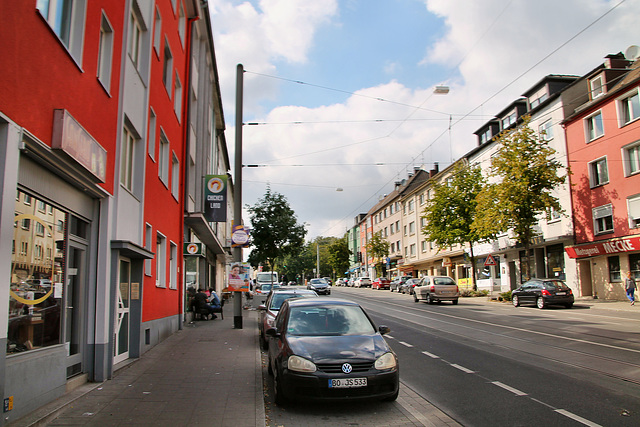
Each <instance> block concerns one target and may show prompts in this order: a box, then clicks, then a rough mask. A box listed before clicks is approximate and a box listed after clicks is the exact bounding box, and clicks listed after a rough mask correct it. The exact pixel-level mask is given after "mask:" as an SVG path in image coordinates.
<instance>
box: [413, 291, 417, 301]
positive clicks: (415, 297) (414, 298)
mask: <svg viewBox="0 0 640 427" xmlns="http://www.w3.org/2000/svg"><path fill="white" fill-rule="evenodd" d="M413 302H418V295H416V294H415V292H414V293H413Z"/></svg>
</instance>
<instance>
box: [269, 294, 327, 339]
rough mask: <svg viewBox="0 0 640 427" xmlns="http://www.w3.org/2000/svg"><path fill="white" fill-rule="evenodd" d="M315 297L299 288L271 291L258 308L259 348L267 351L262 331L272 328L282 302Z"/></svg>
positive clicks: (315, 295)
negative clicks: (290, 299)
mask: <svg viewBox="0 0 640 427" xmlns="http://www.w3.org/2000/svg"><path fill="white" fill-rule="evenodd" d="M317 296H318V294H317V293H316V292H315V291H311V290H309V289H304V288H301V287H295V288H291V289H287V288H280V289H276V290H274V291H271V292H270V293H269V296H268V297H267V300H266V301H265V303H264V304H261V305H259V306H258V316H259V320H258V334H259V338H260V346H261V347H262V348H263V349H265V350H266V349H267V340H266V339H265V335H264V331H265V330H267V329H269V328H270V327H272V326H273V322H274V321H275V319H276V316H277V315H278V311H279V310H280V307H281V306H282V303H283V302H285V301H286V300H288V299H289V298H303V297H317Z"/></svg>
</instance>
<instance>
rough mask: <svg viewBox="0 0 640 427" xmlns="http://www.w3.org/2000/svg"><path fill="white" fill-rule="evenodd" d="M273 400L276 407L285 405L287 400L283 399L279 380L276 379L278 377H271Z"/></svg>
mask: <svg viewBox="0 0 640 427" xmlns="http://www.w3.org/2000/svg"><path fill="white" fill-rule="evenodd" d="M273 394H274V396H273V398H274V399H273V400H275V402H276V405H278V406H282V405H284V404H286V403H287V398H286V397H285V395H284V393H283V391H282V385H281V384H280V380H279V379H278V375H275V376H274V377H273Z"/></svg>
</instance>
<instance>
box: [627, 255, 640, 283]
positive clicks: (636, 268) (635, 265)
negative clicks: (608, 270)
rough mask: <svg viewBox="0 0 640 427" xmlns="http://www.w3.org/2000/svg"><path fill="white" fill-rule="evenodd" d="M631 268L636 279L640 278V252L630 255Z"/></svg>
mask: <svg viewBox="0 0 640 427" xmlns="http://www.w3.org/2000/svg"><path fill="white" fill-rule="evenodd" d="M629 269H630V270H631V273H632V274H633V277H634V278H635V280H639V279H640V254H631V255H629Z"/></svg>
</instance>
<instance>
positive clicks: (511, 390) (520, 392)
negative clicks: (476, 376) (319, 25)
mask: <svg viewBox="0 0 640 427" xmlns="http://www.w3.org/2000/svg"><path fill="white" fill-rule="evenodd" d="M491 384H493V385H497V386H498V387H502V388H503V389H505V390H507V391H510V392H511V393H513V394H515V395H516V396H526V395H527V393H525V392H524V391H520V390H518V389H517V388H513V387H509V386H508V385H506V384H503V383H501V382H500V381H494V382H492V383H491Z"/></svg>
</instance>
